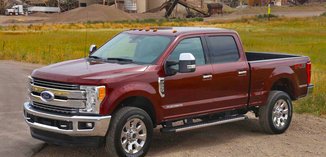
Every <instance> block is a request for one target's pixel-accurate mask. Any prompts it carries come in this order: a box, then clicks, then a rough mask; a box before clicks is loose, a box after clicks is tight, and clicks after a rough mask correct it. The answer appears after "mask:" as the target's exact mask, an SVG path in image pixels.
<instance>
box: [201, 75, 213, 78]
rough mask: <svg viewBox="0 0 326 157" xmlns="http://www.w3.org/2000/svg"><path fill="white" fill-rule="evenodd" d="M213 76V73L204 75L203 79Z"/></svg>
mask: <svg viewBox="0 0 326 157" xmlns="http://www.w3.org/2000/svg"><path fill="white" fill-rule="evenodd" d="M211 78H213V75H211V74H206V75H203V79H211Z"/></svg>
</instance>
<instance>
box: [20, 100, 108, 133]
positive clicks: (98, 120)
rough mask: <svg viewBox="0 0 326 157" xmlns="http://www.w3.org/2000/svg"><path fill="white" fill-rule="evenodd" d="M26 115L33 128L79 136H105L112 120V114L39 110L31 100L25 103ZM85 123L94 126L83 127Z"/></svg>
mask: <svg viewBox="0 0 326 157" xmlns="http://www.w3.org/2000/svg"><path fill="white" fill-rule="evenodd" d="M24 117H25V121H26V123H27V124H28V125H29V126H30V128H31V130H33V129H36V130H42V131H46V132H50V133H56V134H62V135H68V136H79V137H82V136H85V137H91V136H93V137H94V136H97V137H104V136H105V135H106V132H107V130H108V128H109V125H110V120H111V116H68V115H61V114H54V113H50V112H45V111H39V110H37V109H34V108H32V107H31V106H30V103H29V102H26V103H24ZM85 123H92V124H93V127H92V128H90V129H86V128H85V127H82V125H81V124H85ZM61 126H66V127H61ZM68 126H69V127H68Z"/></svg>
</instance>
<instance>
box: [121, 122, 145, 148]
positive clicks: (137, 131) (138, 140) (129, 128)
mask: <svg viewBox="0 0 326 157" xmlns="http://www.w3.org/2000/svg"><path fill="white" fill-rule="evenodd" d="M146 139H147V129H146V126H145V123H144V122H143V121H142V120H141V119H139V118H132V119H130V120H128V121H127V123H126V124H125V125H124V127H123V128H122V132H121V138H120V141H121V145H122V148H123V149H124V150H125V152H126V153H129V154H136V153H138V152H139V151H140V150H141V149H142V148H143V147H144V145H145V142H146Z"/></svg>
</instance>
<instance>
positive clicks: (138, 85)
mask: <svg viewBox="0 0 326 157" xmlns="http://www.w3.org/2000/svg"><path fill="white" fill-rule="evenodd" d="M132 96H141V97H145V98H147V99H148V100H149V101H150V102H151V104H152V105H153V106H152V107H153V109H154V111H155V113H156V119H157V120H159V119H161V117H162V115H160V114H159V113H161V112H159V94H158V93H157V90H156V89H155V88H154V87H153V86H152V85H151V84H148V83H144V82H131V83H127V84H123V85H121V86H118V87H114V88H113V89H111V90H109V92H108V98H107V100H106V102H105V103H103V104H102V106H101V113H103V114H106V115H107V114H112V113H113V112H114V111H115V109H116V108H118V107H119V105H120V104H121V102H122V101H123V100H125V99H127V98H129V97H132Z"/></svg>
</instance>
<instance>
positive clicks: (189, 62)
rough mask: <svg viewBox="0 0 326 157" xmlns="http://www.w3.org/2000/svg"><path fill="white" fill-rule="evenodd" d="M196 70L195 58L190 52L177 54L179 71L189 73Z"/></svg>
mask: <svg viewBox="0 0 326 157" xmlns="http://www.w3.org/2000/svg"><path fill="white" fill-rule="evenodd" d="M194 71H196V58H195V56H194V55H192V54H191V53H181V54H180V56H179V72H180V73H190V72H194Z"/></svg>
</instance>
